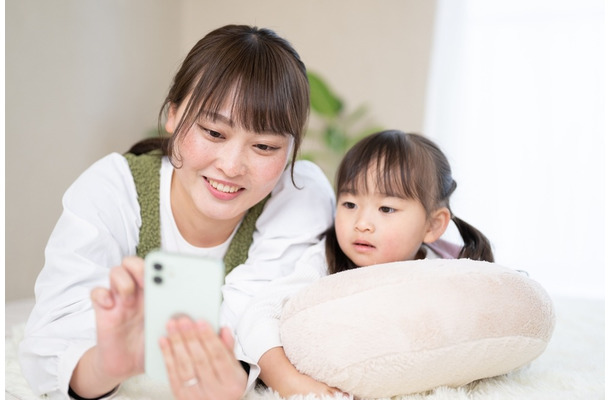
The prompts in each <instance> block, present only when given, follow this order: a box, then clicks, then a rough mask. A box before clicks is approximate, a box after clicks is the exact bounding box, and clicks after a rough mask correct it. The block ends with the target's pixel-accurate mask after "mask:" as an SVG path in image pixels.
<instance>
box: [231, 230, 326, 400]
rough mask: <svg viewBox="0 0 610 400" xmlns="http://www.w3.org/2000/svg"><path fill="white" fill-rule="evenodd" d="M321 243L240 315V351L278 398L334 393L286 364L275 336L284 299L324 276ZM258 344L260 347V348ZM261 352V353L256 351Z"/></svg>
mask: <svg viewBox="0 0 610 400" xmlns="http://www.w3.org/2000/svg"><path fill="white" fill-rule="evenodd" d="M324 252H325V241H324V240H322V241H321V242H319V243H317V244H315V245H313V246H311V247H310V248H308V249H307V250H306V251H305V253H304V254H303V256H302V257H301V259H300V260H298V261H297V263H296V266H295V270H294V271H293V273H292V274H290V275H288V276H286V277H283V278H278V279H276V280H275V281H273V282H271V283H269V284H268V286H267V287H266V288H265V290H264V291H262V293H260V294H259V295H258V296H256V297H255V298H254V299H253V300H252V303H251V305H250V307H248V309H247V310H246V312H245V313H244V315H243V317H242V319H241V321H240V323H239V325H238V328H237V334H238V336H239V337H240V338H241V340H242V342H241V345H242V350H243V351H244V352H245V354H246V355H247V356H249V357H250V358H251V359H253V360H258V367H260V376H259V378H260V379H261V380H262V381H263V382H264V383H265V384H266V385H267V386H269V387H270V388H272V389H273V390H275V391H277V392H278V393H279V394H280V395H281V396H283V397H287V396H290V395H294V394H307V393H316V394H330V393H334V392H335V391H337V390H336V389H333V388H330V387H329V386H327V385H325V384H324V383H321V382H318V381H316V380H315V379H313V378H311V377H309V376H307V375H304V374H301V373H300V372H298V371H297V369H296V368H295V367H294V366H293V365H292V364H291V363H290V361H289V360H288V358H287V357H286V354H285V353H284V349H283V347H281V340H280V336H279V329H280V326H279V325H280V317H281V313H282V308H283V305H284V303H285V301H286V300H287V299H289V298H290V297H291V296H292V295H293V294H295V293H297V292H298V291H299V290H301V289H303V288H305V287H307V286H309V285H310V284H312V283H314V282H316V281H317V280H318V279H320V278H321V277H323V276H325V275H326V271H327V266H326V261H325V255H324V254H325V253H324ZM261 343H262V344H263V345H261ZM261 351H263V354H260V352H261Z"/></svg>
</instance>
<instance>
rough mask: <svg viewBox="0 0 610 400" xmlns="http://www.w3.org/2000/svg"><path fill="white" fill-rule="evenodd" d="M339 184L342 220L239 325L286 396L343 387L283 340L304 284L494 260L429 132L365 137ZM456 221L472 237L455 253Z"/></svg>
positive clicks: (248, 347)
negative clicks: (292, 353) (300, 360)
mask: <svg viewBox="0 0 610 400" xmlns="http://www.w3.org/2000/svg"><path fill="white" fill-rule="evenodd" d="M336 186H337V209H336V217H335V224H334V226H333V227H331V228H330V229H329V230H328V231H327V232H326V234H325V240H324V241H322V242H320V243H319V244H317V245H315V246H313V247H311V248H310V249H308V250H307V251H306V252H305V254H304V255H303V257H302V258H301V259H300V260H299V262H298V263H297V266H296V268H295V271H294V273H293V274H292V275H290V276H288V277H286V278H283V279H280V280H277V281H275V282H273V283H272V284H271V285H270V286H269V287H268V288H267V289H266V290H265V294H262V295H260V296H259V297H258V298H257V299H255V300H254V301H253V304H252V306H251V307H250V308H249V309H248V311H247V312H246V314H245V316H244V318H242V320H241V321H240V324H239V326H238V330H237V336H238V338H240V340H241V341H242V345H243V348H244V351H245V352H246V354H248V355H250V356H251V357H252V358H254V359H259V365H260V367H261V374H260V378H261V379H262V380H263V381H264V382H265V384H267V386H269V387H271V388H273V389H274V390H276V391H278V392H279V393H280V395H282V396H288V395H292V394H297V393H302V394H305V393H310V392H313V393H318V394H330V393H333V392H335V391H336V389H333V388H329V387H328V386H326V385H325V384H323V383H320V382H317V381H315V380H313V379H312V378H310V377H308V376H305V375H302V374H300V373H299V372H298V371H297V370H296V369H295V368H294V367H293V366H292V365H291V364H290V362H289V361H288V359H287V358H286V356H285V354H284V351H283V349H282V347H281V342H280V339H279V333H278V332H279V328H278V321H279V317H280V314H281V307H282V304H283V303H284V301H285V299H286V298H288V297H289V296H290V295H291V294H293V293H295V292H296V291H297V290H299V289H301V288H303V287H304V286H306V285H308V284H310V283H312V282H313V281H315V280H317V279H319V278H320V277H322V276H324V275H327V274H334V273H337V272H340V271H345V270H349V269H352V268H357V267H366V266H369V265H374V264H382V263H388V262H393V261H403V260H415V259H423V258H450V257H451V258H455V257H458V258H471V259H474V260H485V261H490V262H492V261H493V255H492V250H491V246H490V244H489V241H488V240H487V238H485V236H483V234H481V232H479V231H478V230H476V229H475V228H473V227H472V226H470V225H469V224H467V223H465V222H464V221H462V220H461V219H459V218H457V217H456V216H455V215H453V213H452V212H451V209H450V207H449V197H450V196H451V194H452V193H453V191H454V190H455V188H456V182H455V181H454V180H453V178H452V176H451V168H450V167H449V163H448V161H447V158H446V157H445V156H444V155H443V153H442V152H441V151H440V149H439V148H438V147H437V146H436V145H435V144H434V143H433V142H431V141H430V140H428V139H426V138H425V137H423V136H420V135H416V134H407V133H404V132H400V131H396V130H389V131H383V132H379V133H376V134H373V135H371V136H368V137H366V138H364V139H363V140H361V141H360V142H358V143H357V144H356V145H354V147H352V148H351V149H350V150H349V151H348V152H347V154H346V155H345V157H344V159H343V160H342V162H341V164H340V165H339V168H338V171H337V179H336ZM450 220H452V221H453V222H454V223H455V225H456V226H457V228H458V230H459V232H460V234H461V236H462V239H463V241H464V244H463V246H462V247H461V248H460V247H457V246H456V247H455V250H457V251H455V252H453V254H451V251H449V252H447V249H449V250H451V249H452V248H451V246H448V244H447V243H446V242H445V243H444V242H443V241H442V240H438V239H439V238H440V237H441V235H442V234H443V233H444V232H445V230H446V228H447V225H448V224H449V221H450ZM267 349H271V350H267Z"/></svg>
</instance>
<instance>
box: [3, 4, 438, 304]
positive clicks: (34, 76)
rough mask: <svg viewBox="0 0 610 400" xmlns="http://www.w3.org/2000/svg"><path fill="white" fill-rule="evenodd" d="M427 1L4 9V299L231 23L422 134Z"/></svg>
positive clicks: (386, 118) (21, 286)
mask: <svg viewBox="0 0 610 400" xmlns="http://www.w3.org/2000/svg"><path fill="white" fill-rule="evenodd" d="M434 7H435V1H433V0H384V1H383V2H382V3H379V2H371V1H368V0H352V1H349V2H348V1H326V0H308V1H283V0H259V1H245V0H243V1H237V0H227V1H219V2H208V1H198V0H179V1H178V0H177V1H163V0H155V1H153V0H129V1H123V0H61V1H59V0H58V1H48V0H7V1H6V243H5V244H6V258H5V262H6V295H5V296H6V299H7V300H11V299H18V298H22V297H29V296H32V294H33V285H34V279H35V277H36V276H37V274H38V272H39V271H40V268H41V267H42V265H43V261H44V255H43V250H44V246H45V243H46V240H47V238H48V236H49V234H50V233H51V230H52V228H53V226H54V224H55V222H56V220H57V218H58V217H59V213H60V211H61V196H62V194H63V192H64V191H65V189H66V188H67V187H68V185H69V184H70V183H71V182H72V181H73V180H74V179H75V178H76V176H77V175H78V174H79V173H80V172H82V171H83V170H84V169H85V168H86V167H87V166H88V165H89V164H91V163H92V162H93V161H95V160H96V159H98V158H100V157H101V156H103V155H104V154H107V153H108V152H111V151H119V152H122V151H125V150H127V148H128V147H129V145H130V144H132V143H133V142H135V141H136V140H137V139H138V138H140V137H142V136H143V135H144V134H145V133H146V132H147V131H148V130H150V129H151V128H154V127H155V126H156V117H157V113H158V107H159V106H160V105H161V102H162V100H163V98H164V96H165V91H166V90H167V89H168V87H169V83H170V79H171V77H172V75H173V73H174V72H175V70H176V68H177V66H178V65H179V63H180V61H181V60H182V58H183V57H184V56H185V55H186V52H187V51H188V50H189V49H190V48H191V47H192V45H193V44H194V43H195V41H196V40H198V39H199V38H201V37H202V36H203V35H204V34H205V33H207V32H208V31H210V30H211V29H214V28H216V27H219V26H221V25H224V24H227V23H245V24H252V25H258V26H265V27H269V28H272V29H274V30H276V31H277V32H278V33H279V34H280V35H282V36H284V37H286V38H287V39H288V40H289V41H290V42H292V44H293V45H294V46H295V48H296V49H297V50H298V51H299V53H300V54H301V56H302V58H303V60H304V61H305V63H306V64H307V66H308V68H310V69H312V70H315V71H317V72H319V73H321V74H322V75H323V76H324V77H325V78H326V79H327V80H328V82H329V83H330V84H331V86H332V87H333V89H334V90H335V91H336V92H337V93H338V94H339V95H341V96H342V97H344V98H345V100H346V101H347V104H346V106H347V108H348V109H353V108H355V107H356V106H358V105H360V104H363V103H366V104H368V105H369V108H370V111H371V112H370V114H371V116H372V118H373V119H374V120H375V121H377V122H378V123H379V124H382V125H384V126H386V127H392V128H399V129H403V130H409V131H421V129H422V125H423V118H424V99H425V90H426V82H427V73H428V64H429V53H430V44H431V35H432V27H433V18H434Z"/></svg>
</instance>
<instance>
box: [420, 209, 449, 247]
mask: <svg viewBox="0 0 610 400" xmlns="http://www.w3.org/2000/svg"><path fill="white" fill-rule="evenodd" d="M450 220H451V211H449V209H448V208H447V207H441V208H439V209H438V210H435V211H433V212H432V214H430V218H429V219H428V232H427V233H426V236H424V243H432V242H436V240H437V239H438V238H440V237H441V236H442V235H443V233H445V231H446V230H447V226H448V225H449V221H450Z"/></svg>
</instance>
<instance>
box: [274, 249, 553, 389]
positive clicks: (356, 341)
mask: <svg viewBox="0 0 610 400" xmlns="http://www.w3.org/2000/svg"><path fill="white" fill-rule="evenodd" d="M554 324H555V317H554V311H553V306H552V302H551V300H550V298H549V296H548V294H547V293H546V292H545V290H544V289H543V288H542V287H541V286H540V285H539V284H538V283H537V282H535V281H534V280H532V279H530V278H528V277H527V276H526V275H525V274H523V273H520V272H516V271H514V270H512V269H509V268H505V267H502V266H499V265H497V264H491V263H486V262H482V261H472V260H466V259H461V260H419V261H405V262H397V263H390V264H383V265H376V266H371V267H366V268H359V269H355V270H351V271H346V272H342V273H339V274H335V275H331V276H327V277H325V278H323V279H321V280H320V281H318V282H317V283H315V284H313V285H312V286H310V287H308V288H306V289H305V290H303V291H301V292H299V293H298V294H297V295H295V296H294V297H293V298H292V299H290V300H289V301H288V302H287V303H286V305H285V307H284V311H283V315H282V319H281V329H280V332H281V338H282V343H283V346H284V350H285V351H286V354H287V356H288V358H289V359H290V361H291V362H292V363H293V364H294V365H295V366H296V367H297V369H299V370H300V371H301V372H303V373H306V374H308V375H310V376H312V377H314V378H315V379H317V380H320V381H322V382H325V383H327V384H328V385H330V386H333V387H337V388H340V389H341V390H343V391H346V392H349V393H352V394H354V395H356V396H358V397H369V398H375V397H391V396H395V395H401V394H409V393H416V392H422V391H426V390H430V389H432V388H434V387H437V386H443V385H446V386H452V387H455V386H461V385H464V384H466V383H469V382H472V381H474V380H477V379H481V378H486V377H491V376H496V375H500V374H504V373H507V372H509V371H512V370H514V369H517V368H520V367H522V366H524V365H525V364H527V363H529V362H530V361H532V360H533V359H535V358H536V357H538V356H539V355H540V354H542V352H543V351H544V349H545V348H546V346H547V344H548V342H549V340H550V338H551V334H552V331H553V328H554Z"/></svg>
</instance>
